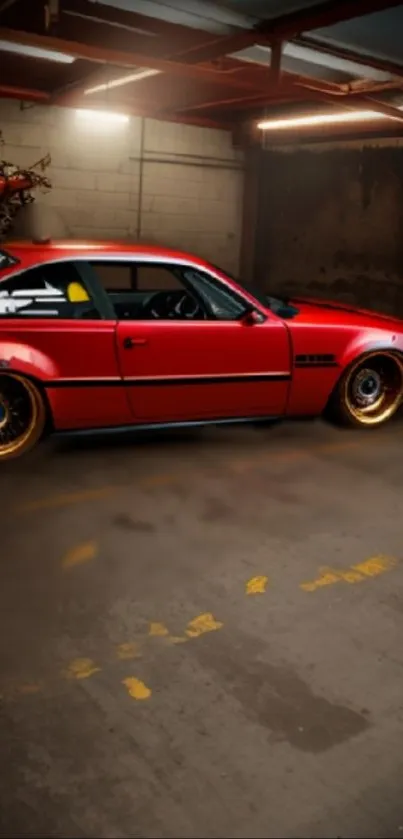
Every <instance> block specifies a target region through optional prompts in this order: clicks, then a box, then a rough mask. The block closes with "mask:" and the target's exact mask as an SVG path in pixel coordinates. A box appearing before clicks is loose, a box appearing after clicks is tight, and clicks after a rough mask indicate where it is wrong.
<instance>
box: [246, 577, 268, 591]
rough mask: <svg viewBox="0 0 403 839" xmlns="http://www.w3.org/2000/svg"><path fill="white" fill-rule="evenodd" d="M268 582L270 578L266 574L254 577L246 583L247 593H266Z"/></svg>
mask: <svg viewBox="0 0 403 839" xmlns="http://www.w3.org/2000/svg"><path fill="white" fill-rule="evenodd" d="M268 582H269V578H268V577H265V576H262V577H252V578H251V579H250V580H248V581H247V583H246V584H245V594H264V593H265V591H266V588H267V583H268Z"/></svg>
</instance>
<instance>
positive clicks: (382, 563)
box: [300, 555, 397, 591]
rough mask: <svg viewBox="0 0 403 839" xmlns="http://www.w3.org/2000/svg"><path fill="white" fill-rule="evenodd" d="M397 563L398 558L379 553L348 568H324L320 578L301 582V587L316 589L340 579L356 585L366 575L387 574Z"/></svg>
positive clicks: (337, 581)
mask: <svg viewBox="0 0 403 839" xmlns="http://www.w3.org/2000/svg"><path fill="white" fill-rule="evenodd" d="M396 565H397V559H394V558H393V557H390V556H383V555H379V556H374V557H372V558H371V559H366V560H365V561H364V562H359V563H358V564H357V565H352V566H350V568H346V569H343V568H341V569H337V568H322V569H321V575H320V577H318V579H316V580H312V581H311V582H309V583H301V585H300V588H301V589H302V590H303V591H316V590H317V589H318V588H323V586H331V585H334V583H339V582H340V581H341V582H344V583H349V584H350V585H355V583H362V582H363V580H365V578H366V577H378V576H379V575H380V574H385V572H386V571H390V570H391V569H392V568H394V567H395V566H396Z"/></svg>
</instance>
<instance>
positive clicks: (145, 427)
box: [52, 416, 283, 438]
mask: <svg viewBox="0 0 403 839" xmlns="http://www.w3.org/2000/svg"><path fill="white" fill-rule="evenodd" d="M279 419H283V417H278V416H257V417H229V418H225V419H222V418H221V419H200V420H182V421H177V422H151V423H141V424H140V423H133V424H131V425H116V426H115V425H114V426H105V427H103V426H100V427H98V426H97V427H95V428H77V429H72V428H69V429H66V430H63V429H62V430H61V431H57V430H56V431H54V432H53V434H52V436H53V437H58V438H60V437H78V436H79V437H87V436H88V435H91V436H92V435H93V434H100V435H103V434H124V433H127V432H131V433H133V432H136V431H140V432H142V431H158V430H160V431H161V430H162V431H163V430H164V429H171V428H172V429H175V428H203V426H215V425H251V424H252V425H258V424H264V423H266V422H275V421H277V420H279Z"/></svg>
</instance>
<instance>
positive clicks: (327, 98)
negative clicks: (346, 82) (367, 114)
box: [310, 90, 403, 123]
mask: <svg viewBox="0 0 403 839" xmlns="http://www.w3.org/2000/svg"><path fill="white" fill-rule="evenodd" d="M310 96H311V98H312V99H318V100H321V101H322V102H327V103H331V104H332V105H337V106H340V107H341V108H346V109H347V110H348V111H360V110H362V111H374V112H375V113H377V114H382V116H385V117H388V118H389V119H391V120H393V121H394V122H401V123H403V111H399V109H398V108H395V107H393V105H387V104H386V103H385V102H379V100H378V99H373V98H372V97H371V96H355V95H354V96H343V97H336V96H332V95H331V94H329V93H323V92H322V91H320V90H311V91H310Z"/></svg>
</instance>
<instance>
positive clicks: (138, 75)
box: [84, 69, 161, 96]
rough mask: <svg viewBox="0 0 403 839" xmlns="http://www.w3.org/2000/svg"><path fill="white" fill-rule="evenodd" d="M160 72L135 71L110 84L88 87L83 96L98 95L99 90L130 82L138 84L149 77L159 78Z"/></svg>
mask: <svg viewBox="0 0 403 839" xmlns="http://www.w3.org/2000/svg"><path fill="white" fill-rule="evenodd" d="M160 72H161V71H160V70H151V69H144V70H142V69H140V70H136V72H135V73H129V75H127V76H120V77H119V78H118V79H112V80H111V81H110V82H105V84H99V85H97V86H96V87H89V88H88V89H87V90H84V96H88V95H89V94H90V93H99V92H100V91H101V90H112V88H114V87H121V86H122V85H124V84H131V82H139V81H141V79H149V78H151V76H159V75H160Z"/></svg>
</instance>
